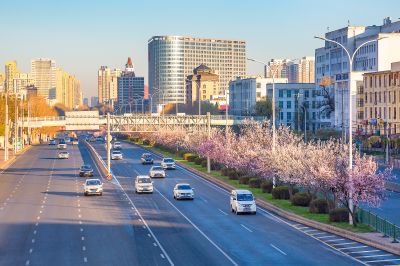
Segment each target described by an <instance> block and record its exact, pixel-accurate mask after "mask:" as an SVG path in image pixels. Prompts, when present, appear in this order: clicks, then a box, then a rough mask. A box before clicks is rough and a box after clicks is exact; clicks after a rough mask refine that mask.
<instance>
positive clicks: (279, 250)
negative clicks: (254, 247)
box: [270, 244, 287, 256]
mask: <svg viewBox="0 0 400 266" xmlns="http://www.w3.org/2000/svg"><path fill="white" fill-rule="evenodd" d="M270 246H271V247H273V248H274V249H276V250H277V251H278V252H280V253H281V254H283V255H285V256H286V255H287V254H286V253H285V252H283V251H282V250H281V249H279V248H278V247H276V246H274V245H273V244H270Z"/></svg>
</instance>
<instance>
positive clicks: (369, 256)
mask: <svg viewBox="0 0 400 266" xmlns="http://www.w3.org/2000/svg"><path fill="white" fill-rule="evenodd" d="M386 256H394V255H393V254H381V255H368V256H359V257H356V258H357V259H362V258H375V257H386Z"/></svg>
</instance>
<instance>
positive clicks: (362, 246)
mask: <svg viewBox="0 0 400 266" xmlns="http://www.w3.org/2000/svg"><path fill="white" fill-rule="evenodd" d="M367 247H368V246H364V245H361V246H355V247H347V248H338V249H339V250H346V249H357V248H367Z"/></svg>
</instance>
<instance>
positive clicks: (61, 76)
mask: <svg viewBox="0 0 400 266" xmlns="http://www.w3.org/2000/svg"><path fill="white" fill-rule="evenodd" d="M56 99H57V102H58V103H61V104H63V105H65V107H67V108H68V109H70V110H72V109H74V108H76V107H78V106H79V105H81V104H82V95H81V85H80V81H79V80H78V79H77V78H76V77H75V76H72V75H71V74H69V73H67V72H65V71H63V70H62V69H61V68H57V70H56Z"/></svg>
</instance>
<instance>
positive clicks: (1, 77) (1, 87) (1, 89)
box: [0, 73, 6, 92]
mask: <svg viewBox="0 0 400 266" xmlns="http://www.w3.org/2000/svg"><path fill="white" fill-rule="evenodd" d="M5 78H6V77H5V75H4V74H3V73H0V92H4V91H5V88H4V83H5Z"/></svg>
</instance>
